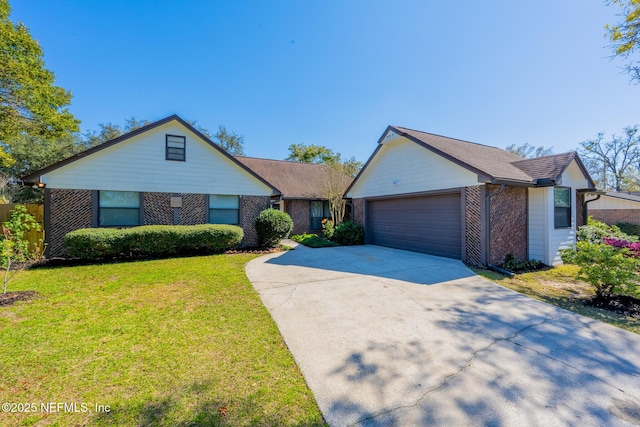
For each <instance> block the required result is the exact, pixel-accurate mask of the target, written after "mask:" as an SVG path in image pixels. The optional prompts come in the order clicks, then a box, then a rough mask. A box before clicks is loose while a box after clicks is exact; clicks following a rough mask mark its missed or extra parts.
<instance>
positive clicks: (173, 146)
mask: <svg viewBox="0 0 640 427" xmlns="http://www.w3.org/2000/svg"><path fill="white" fill-rule="evenodd" d="M186 140H187V138H186V137H184V136H178V135H166V145H165V154H166V160H176V161H179V162H184V161H185V159H186V144H187V141H186Z"/></svg>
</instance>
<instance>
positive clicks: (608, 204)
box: [588, 195, 640, 210]
mask: <svg viewBox="0 0 640 427" xmlns="http://www.w3.org/2000/svg"><path fill="white" fill-rule="evenodd" d="M591 198H593V196H591ZM588 206H589V209H602V210H612V209H640V202H634V201H631V200H624V199H618V198H617V197H609V196H604V195H603V196H602V197H600V198H599V199H598V200H596V201H595V202H590V203H589V204H588Z"/></svg>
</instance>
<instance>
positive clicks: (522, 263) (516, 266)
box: [499, 254, 546, 273]
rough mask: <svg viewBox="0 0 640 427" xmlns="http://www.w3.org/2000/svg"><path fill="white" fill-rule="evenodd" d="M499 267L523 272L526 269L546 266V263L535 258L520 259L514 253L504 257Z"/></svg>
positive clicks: (514, 271)
mask: <svg viewBox="0 0 640 427" xmlns="http://www.w3.org/2000/svg"><path fill="white" fill-rule="evenodd" d="M499 267H501V268H503V269H505V270H507V271H510V272H512V273H521V272H526V271H536V270H540V269H542V268H545V267H546V264H545V263H543V262H542V261H538V260H535V259H529V260H520V259H518V258H516V256H515V255H514V254H507V255H506V256H505V257H504V262H503V263H502V264H500V265H499Z"/></svg>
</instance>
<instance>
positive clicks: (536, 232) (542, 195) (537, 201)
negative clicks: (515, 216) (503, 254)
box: [528, 187, 553, 263]
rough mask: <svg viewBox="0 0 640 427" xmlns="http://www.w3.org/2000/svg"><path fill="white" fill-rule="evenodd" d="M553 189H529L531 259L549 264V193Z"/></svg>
mask: <svg viewBox="0 0 640 427" xmlns="http://www.w3.org/2000/svg"><path fill="white" fill-rule="evenodd" d="M550 190H553V188H551V187H550V188H530V189H529V216H528V218H529V259H537V260H539V261H542V262H544V263H547V262H548V255H547V248H548V245H547V242H548V240H549V233H548V231H547V230H548V227H549V224H548V223H549V215H548V214H547V211H548V208H547V204H548V203H549V191H550Z"/></svg>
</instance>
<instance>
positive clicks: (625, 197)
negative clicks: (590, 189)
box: [604, 191, 640, 202]
mask: <svg viewBox="0 0 640 427" xmlns="http://www.w3.org/2000/svg"><path fill="white" fill-rule="evenodd" d="M604 195H605V196H608V197H614V198H616V199H623V200H628V201H630V202H640V195H637V194H633V193H621V192H618V191H607V192H606V193H605V194H604Z"/></svg>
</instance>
